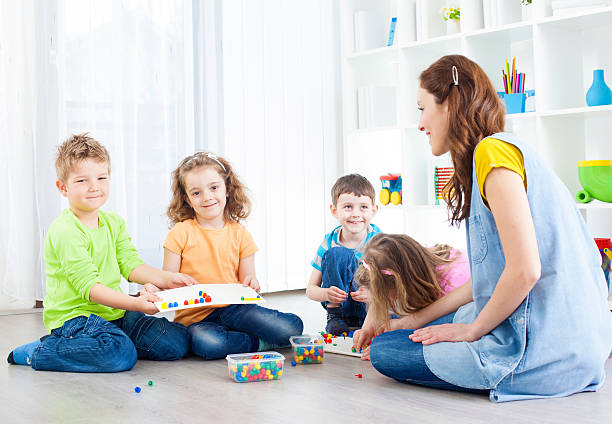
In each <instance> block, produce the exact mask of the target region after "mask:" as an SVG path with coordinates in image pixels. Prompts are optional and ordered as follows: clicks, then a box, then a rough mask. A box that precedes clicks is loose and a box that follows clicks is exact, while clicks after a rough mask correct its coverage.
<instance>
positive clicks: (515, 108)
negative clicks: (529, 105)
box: [504, 93, 527, 113]
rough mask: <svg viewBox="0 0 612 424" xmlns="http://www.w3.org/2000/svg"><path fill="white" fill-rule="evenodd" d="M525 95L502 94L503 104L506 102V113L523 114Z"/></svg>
mask: <svg viewBox="0 0 612 424" xmlns="http://www.w3.org/2000/svg"><path fill="white" fill-rule="evenodd" d="M526 99H527V94H525V93H511V94H506V93H504V102H506V113H523V112H525V100H526Z"/></svg>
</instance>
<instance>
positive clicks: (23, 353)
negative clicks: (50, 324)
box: [7, 340, 40, 365]
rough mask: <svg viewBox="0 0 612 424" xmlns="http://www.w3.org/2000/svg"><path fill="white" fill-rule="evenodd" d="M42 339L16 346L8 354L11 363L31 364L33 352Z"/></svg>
mask: <svg viewBox="0 0 612 424" xmlns="http://www.w3.org/2000/svg"><path fill="white" fill-rule="evenodd" d="M39 344H40V340H35V341H33V342H32V343H28V344H24V345H21V346H19V347H17V348H15V349H14V350H13V351H12V352H11V353H10V354H9V356H8V358H7V361H8V362H9V364H16V365H30V364H31V363H32V352H34V349H36V348H37V347H38V345H39Z"/></svg>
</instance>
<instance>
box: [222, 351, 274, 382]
mask: <svg viewBox="0 0 612 424" xmlns="http://www.w3.org/2000/svg"><path fill="white" fill-rule="evenodd" d="M284 359H285V358H284V357H283V356H282V355H281V354H279V353H269V354H265V355H250V356H248V355H229V356H228V370H229V376H230V378H232V379H233V380H234V381H236V382H238V383H246V382H251V381H265V380H278V379H279V378H280V377H281V376H282V375H283V364H284Z"/></svg>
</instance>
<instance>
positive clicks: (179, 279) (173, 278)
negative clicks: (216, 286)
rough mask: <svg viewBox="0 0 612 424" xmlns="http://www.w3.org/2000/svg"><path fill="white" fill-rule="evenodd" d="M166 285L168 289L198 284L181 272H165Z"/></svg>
mask: <svg viewBox="0 0 612 424" xmlns="http://www.w3.org/2000/svg"><path fill="white" fill-rule="evenodd" d="M165 280H166V281H165V283H166V287H168V288H169V289H175V288H177V287H184V286H193V285H194V284H198V282H197V281H196V280H194V279H193V278H192V277H190V276H189V275H187V274H181V273H180V272H166V278H165Z"/></svg>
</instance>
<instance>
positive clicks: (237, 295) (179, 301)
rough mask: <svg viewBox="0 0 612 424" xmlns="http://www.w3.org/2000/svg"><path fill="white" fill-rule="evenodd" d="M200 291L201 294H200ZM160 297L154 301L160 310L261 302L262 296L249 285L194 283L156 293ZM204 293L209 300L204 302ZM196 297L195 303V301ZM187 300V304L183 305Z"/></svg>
mask: <svg viewBox="0 0 612 424" xmlns="http://www.w3.org/2000/svg"><path fill="white" fill-rule="evenodd" d="M200 292H202V295H200ZM156 294H157V295H158V296H159V297H161V298H162V301H161V302H155V306H157V309H159V310H160V311H178V310H179V309H188V308H199V307H200V306H215V305H228V304H229V305H231V304H239V303H262V302H265V300H264V299H263V297H261V295H259V294H258V293H257V292H256V291H255V290H253V289H252V288H250V287H245V286H243V285H242V284H196V285H193V286H186V287H179V288H177V289H170V290H162V291H160V292H157V293H156ZM204 294H206V295H207V296H208V297H209V298H210V301H208V302H206V300H207V299H206V296H204ZM196 299H197V301H198V302H197V303H196V302H195V301H196ZM185 301H187V305H185Z"/></svg>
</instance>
